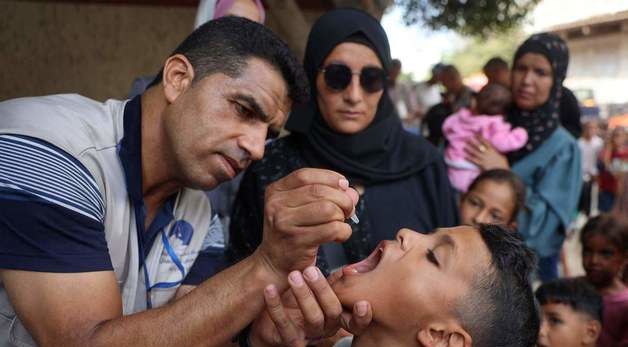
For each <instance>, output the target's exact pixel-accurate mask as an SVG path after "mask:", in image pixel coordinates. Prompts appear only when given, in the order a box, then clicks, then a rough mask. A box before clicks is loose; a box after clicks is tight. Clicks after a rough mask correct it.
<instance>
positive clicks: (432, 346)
mask: <svg viewBox="0 0 628 347" xmlns="http://www.w3.org/2000/svg"><path fill="white" fill-rule="evenodd" d="M417 340H418V341H419V344H420V345H421V346H424V347H471V342H472V340H471V335H469V333H467V331H466V330H464V329H463V328H462V327H461V326H460V324H458V323H454V322H452V323H450V324H442V323H434V324H430V325H428V326H426V327H424V328H421V329H420V330H419V332H418V333H417Z"/></svg>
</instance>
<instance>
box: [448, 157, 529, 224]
mask: <svg viewBox="0 0 628 347" xmlns="http://www.w3.org/2000/svg"><path fill="white" fill-rule="evenodd" d="M525 197H526V189H525V186H524V185H523V182H521V180H520V179H519V177H517V175H515V174H514V173H513V172H512V171H510V170H504V169H494V170H487V171H484V172H482V173H481V174H480V175H479V176H478V177H477V178H476V179H475V180H474V181H473V183H471V185H470V186H469V190H468V191H467V192H466V193H464V194H462V196H461V198H460V221H461V223H462V224H466V225H472V226H475V227H478V226H479V225H480V224H502V225H507V226H509V227H511V228H514V227H516V225H517V222H516V219H517V214H518V213H519V210H520V209H521V208H522V207H523V205H524V203H525Z"/></svg>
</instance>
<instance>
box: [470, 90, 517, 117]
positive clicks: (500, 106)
mask: <svg viewBox="0 0 628 347" xmlns="http://www.w3.org/2000/svg"><path fill="white" fill-rule="evenodd" d="M475 99H476V100H477V109H478V113H480V114H487V115H498V114H501V115H505V114H506V113H507V112H508V108H509V107H510V103H511V101H512V94H511V93H510V90H509V89H508V88H506V87H505V86H503V85H501V84H499V83H489V84H487V85H485V86H484V87H482V89H480V92H478V93H477V95H476V96H475Z"/></svg>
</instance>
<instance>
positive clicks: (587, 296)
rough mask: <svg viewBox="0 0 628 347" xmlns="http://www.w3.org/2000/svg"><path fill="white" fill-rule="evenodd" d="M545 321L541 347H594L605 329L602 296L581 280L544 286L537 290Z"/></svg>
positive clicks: (539, 345)
mask: <svg viewBox="0 0 628 347" xmlns="http://www.w3.org/2000/svg"><path fill="white" fill-rule="evenodd" d="M535 295H536V299H537V300H538V301H539V304H540V305H541V311H542V314H543V319H542V320H541V329H540V331H539V339H538V341H537V346H538V347H594V346H595V344H596V341H597V339H598V337H599V335H600V330H601V329H602V297H601V296H600V294H598V293H597V292H596V291H595V289H594V288H593V287H591V285H590V284H588V283H587V282H586V281H584V280H583V279H580V278H564V279H558V280H554V281H550V282H547V283H544V284H542V285H541V286H540V287H539V288H538V289H537V290H536V293H535Z"/></svg>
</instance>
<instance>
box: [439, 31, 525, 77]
mask: <svg viewBox="0 0 628 347" xmlns="http://www.w3.org/2000/svg"><path fill="white" fill-rule="evenodd" d="M524 39H525V34H524V33H523V32H522V31H521V30H520V29H518V28H517V29H513V30H508V31H506V32H503V33H499V34H493V35H490V36H487V37H486V38H479V37H473V38H469V39H468V40H467V43H466V44H465V45H464V46H463V47H461V48H459V49H457V50H455V51H453V52H451V53H449V54H446V55H445V57H443V61H444V62H446V63H448V64H453V65H455V66H456V67H457V68H458V70H459V71H460V73H461V74H462V75H463V76H470V75H473V74H475V73H481V72H482V67H483V66H484V64H485V63H486V62H487V61H488V60H489V59H490V58H492V57H495V56H499V57H501V58H503V59H504V60H506V61H507V62H508V63H509V64H512V57H513V55H514V54H515V50H516V49H517V47H519V45H520V44H521V42H523V40H524Z"/></svg>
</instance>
